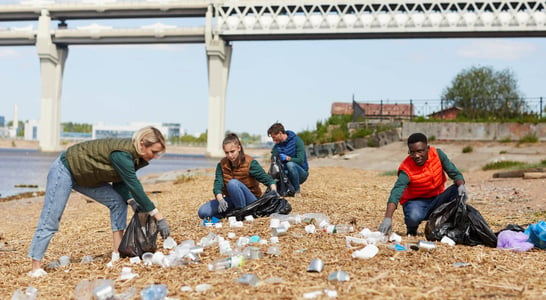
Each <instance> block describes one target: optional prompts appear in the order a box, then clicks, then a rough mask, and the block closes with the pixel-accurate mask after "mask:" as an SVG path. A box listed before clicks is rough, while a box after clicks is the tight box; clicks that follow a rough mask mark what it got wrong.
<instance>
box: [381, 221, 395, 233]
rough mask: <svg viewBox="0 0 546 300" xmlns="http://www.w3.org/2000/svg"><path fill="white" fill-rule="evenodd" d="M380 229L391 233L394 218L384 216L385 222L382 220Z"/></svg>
mask: <svg viewBox="0 0 546 300" xmlns="http://www.w3.org/2000/svg"><path fill="white" fill-rule="evenodd" d="M379 231H381V232H382V233H383V234H385V235H387V234H390V233H391V231H392V219H391V218H384V219H383V222H381V225H379Z"/></svg>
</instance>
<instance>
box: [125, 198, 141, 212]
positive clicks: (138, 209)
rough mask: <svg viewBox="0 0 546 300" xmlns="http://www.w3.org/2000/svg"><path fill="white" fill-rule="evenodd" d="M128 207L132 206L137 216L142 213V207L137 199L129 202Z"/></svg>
mask: <svg viewBox="0 0 546 300" xmlns="http://www.w3.org/2000/svg"><path fill="white" fill-rule="evenodd" d="M127 205H130V206H131V208H132V209H133V212H134V213H135V214H136V213H138V212H141V211H142V209H141V208H140V205H139V204H138V202H136V201H135V199H133V198H131V199H129V200H127Z"/></svg>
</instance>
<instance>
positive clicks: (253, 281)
mask: <svg viewBox="0 0 546 300" xmlns="http://www.w3.org/2000/svg"><path fill="white" fill-rule="evenodd" d="M237 281H238V282H239V283H241V284H246V285H249V286H256V285H258V283H260V279H259V278H258V276H256V275H255V274H244V275H243V276H241V277H240V278H239V279H237Z"/></svg>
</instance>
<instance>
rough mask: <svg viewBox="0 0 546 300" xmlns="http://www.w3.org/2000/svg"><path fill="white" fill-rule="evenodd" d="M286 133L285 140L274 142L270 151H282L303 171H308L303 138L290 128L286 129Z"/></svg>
mask: <svg viewBox="0 0 546 300" xmlns="http://www.w3.org/2000/svg"><path fill="white" fill-rule="evenodd" d="M286 134H287V135H288V137H287V138H286V140H285V141H284V142H282V143H278V144H276V145H275V146H274V147H273V150H272V151H271V152H272V153H273V155H276V154H279V153H284V154H286V155H288V156H290V157H291V158H292V160H291V161H292V162H295V163H297V164H299V165H300V166H302V168H303V169H304V170H305V171H309V165H308V164H307V154H306V153H305V145H304V144H303V140H302V139H301V138H300V137H299V136H297V135H296V134H295V133H294V132H293V131H291V130H287V131H286Z"/></svg>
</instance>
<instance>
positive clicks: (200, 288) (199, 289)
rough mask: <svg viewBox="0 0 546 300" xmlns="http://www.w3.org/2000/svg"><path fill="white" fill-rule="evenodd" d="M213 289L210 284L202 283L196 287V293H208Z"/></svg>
mask: <svg viewBox="0 0 546 300" xmlns="http://www.w3.org/2000/svg"><path fill="white" fill-rule="evenodd" d="M211 288H212V285H210V284H208V283H201V284H198V285H197V286H195V291H196V292H205V291H208V290H210V289H211Z"/></svg>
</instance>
